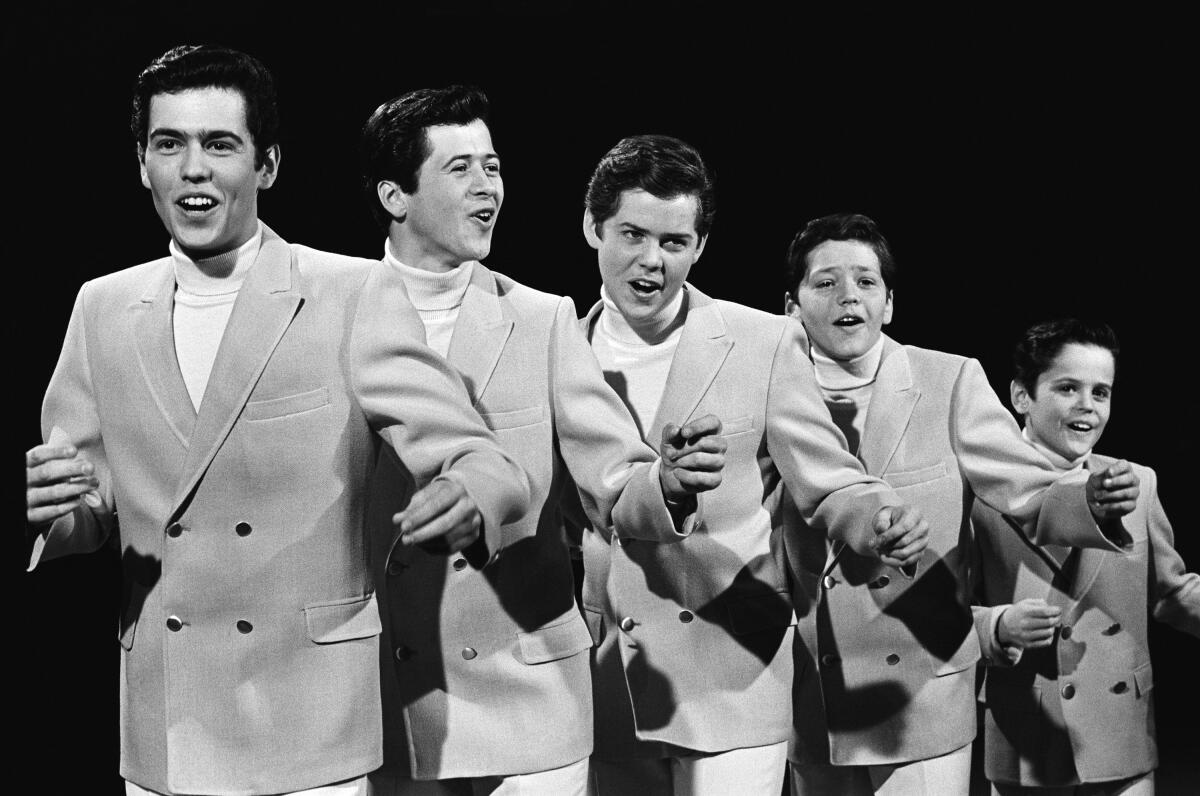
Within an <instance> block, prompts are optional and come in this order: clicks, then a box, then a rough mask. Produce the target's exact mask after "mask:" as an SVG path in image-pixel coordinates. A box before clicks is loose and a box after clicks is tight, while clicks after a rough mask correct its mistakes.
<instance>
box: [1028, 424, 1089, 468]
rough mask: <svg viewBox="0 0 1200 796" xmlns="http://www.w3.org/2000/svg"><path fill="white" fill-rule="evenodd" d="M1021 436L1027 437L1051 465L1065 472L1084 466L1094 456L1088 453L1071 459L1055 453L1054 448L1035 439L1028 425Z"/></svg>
mask: <svg viewBox="0 0 1200 796" xmlns="http://www.w3.org/2000/svg"><path fill="white" fill-rule="evenodd" d="M1021 436H1023V437H1025V441H1026V442H1028V443H1029V444H1030V445H1032V446H1033V447H1035V448H1037V449H1038V450H1039V451H1040V452H1041V454H1042V455H1043V456H1045V457H1046V458H1047V459H1049V460H1050V463H1051V464H1053V465H1054V466H1055V467H1056V468H1058V469H1059V470H1062V471H1064V472H1066V471H1068V470H1074V469H1075V468H1077V467H1080V466H1082V465H1083V463H1084V462H1086V461H1087V458H1088V456H1090V455H1091V454H1092V452H1091V451H1087V452H1086V453H1084V454H1083V455H1081V456H1079V457H1078V458H1075V459H1069V458H1067V457H1066V456H1063V455H1062V454H1061V453H1058V452H1057V451H1055V450H1054V449H1053V448H1050V447H1047V446H1046V445H1044V444H1043V443H1042V442H1041V440H1037V439H1034V438H1033V436H1032V435H1030V433H1029V426H1028V425H1026V426H1025V427H1024V428H1022V429H1021Z"/></svg>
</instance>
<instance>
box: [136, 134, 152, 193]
mask: <svg viewBox="0 0 1200 796" xmlns="http://www.w3.org/2000/svg"><path fill="white" fill-rule="evenodd" d="M137 159H138V173H139V174H141V177H142V185H143V186H145V187H146V188H149V187H150V175H149V174H147V173H146V147H144V146H142V145H141V144H138V148H137Z"/></svg>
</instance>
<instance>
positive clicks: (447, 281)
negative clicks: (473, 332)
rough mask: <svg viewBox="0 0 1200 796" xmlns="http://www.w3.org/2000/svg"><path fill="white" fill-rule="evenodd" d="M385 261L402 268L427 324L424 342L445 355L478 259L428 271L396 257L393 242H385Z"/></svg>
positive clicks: (414, 302)
mask: <svg viewBox="0 0 1200 796" xmlns="http://www.w3.org/2000/svg"><path fill="white" fill-rule="evenodd" d="M383 261H384V262H385V263H387V264H388V265H390V266H391V267H392V268H395V269H396V270H397V271H399V272H400V276H401V277H402V278H403V279H404V286H405V287H406V288H408V297H409V299H410V300H411V301H412V303H413V306H414V307H415V308H416V310H417V315H418V316H420V318H421V323H423V324H424V325H425V342H426V343H428V344H429V347H430V348H432V349H433V350H434V351H436V352H438V353H439V354H441V355H442V356H443V357H444V356H446V354H447V353H448V352H449V351H450V338H451V337H453V336H454V324H455V322H456V321H458V312H459V310H460V309H461V308H462V303H463V297H464V296H465V295H466V294H467V286H468V285H470V284H471V274H472V273H473V272H474V270H475V262H474V261H471V262H466V263H462V264H461V265H459V266H458V267H457V268H451V269H450V270H449V271H425V270H423V269H421V268H413V267H412V266H410V265H405V264H404V263H402V262H400V261H399V260H398V259H396V256H395V255H394V254H392V247H391V244H390V243H384V245H383Z"/></svg>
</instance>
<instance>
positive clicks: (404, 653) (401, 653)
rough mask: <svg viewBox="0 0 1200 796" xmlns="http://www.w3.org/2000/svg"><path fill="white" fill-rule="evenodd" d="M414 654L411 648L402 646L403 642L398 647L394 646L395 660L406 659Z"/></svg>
mask: <svg viewBox="0 0 1200 796" xmlns="http://www.w3.org/2000/svg"><path fill="white" fill-rule="evenodd" d="M414 654H415V653H413V651H412V650H411V649H409V648H408V647H406V646H404V645H403V644H401V645H400V646H399V647H396V660H398V661H406V660H408V659H409V658H411V657H412V656H413V655H414Z"/></svg>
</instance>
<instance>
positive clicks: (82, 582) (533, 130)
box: [0, 2, 1200, 793]
mask: <svg viewBox="0 0 1200 796" xmlns="http://www.w3.org/2000/svg"><path fill="white" fill-rule="evenodd" d="M322 8H323V10H321V11H305V10H302V9H301V8H300V6H299V5H298V4H297V5H287V6H283V5H280V6H275V5H268V4H246V3H241V4H235V3H228V4H222V5H217V4H212V3H191V4H175V5H157V6H154V5H148V4H141V3H114V4H109V7H107V8H106V9H105V10H103V11H101V10H96V9H92V8H78V9H77V8H74V7H72V6H69V5H59V4H48V3H47V4H34V3H30V4H27V5H26V7H25V9H24V10H22V11H21V12H19V13H16V14H13V13H12V12H10V15H9V19H8V21H7V22H6V27H5V29H4V31H3V57H4V71H3V74H4V101H5V104H6V113H5V117H6V118H5V121H4V122H3V124H2V125H0V127H2V129H3V131H4V132H3V136H4V138H3V140H4V143H5V148H4V151H5V153H6V154H7V158H6V162H5V165H6V169H5V172H4V178H5V179H4V182H5V190H4V195H5V207H6V213H5V219H6V225H5V227H6V229H5V234H4V262H5V264H6V265H7V269H6V276H7V281H8V283H9V285H10V287H13V288H14V291H13V293H11V294H9V299H8V302H7V304H8V313H7V316H6V320H5V331H6V333H7V337H8V339H9V341H10V346H9V350H10V351H11V352H15V353H16V354H17V356H18V364H17V367H16V378H15V379H13V380H12V381H11V382H9V388H8V396H9V398H8V406H9V412H10V413H11V417H12V419H13V420H14V421H15V424H14V434H13V438H10V443H9V445H7V446H6V447H7V448H8V449H9V456H8V457H7V460H8V461H9V468H8V469H7V471H6V473H5V478H4V482H5V493H4V495H5V501H4V507H5V510H6V514H7V517H8V518H9V519H10V522H9V523H8V524H9V526H10V528H11V531H10V537H11V539H10V544H9V546H8V549H9V551H10V555H9V556H8V561H9V564H8V569H7V571H8V573H9V575H8V580H9V582H10V583H13V584H14V586H15V589H14V591H15V595H14V597H13V599H11V600H10V602H9V605H10V608H11V610H12V612H13V618H14V622H13V624H12V625H10V628H11V629H13V630H14V635H13V636H11V637H10V639H9V642H8V644H7V649H8V650H9V663H10V669H9V670H10V672H15V674H12V675H10V676H9V684H10V688H11V689H12V691H13V693H14V695H15V708H16V709H15V710H14V711H11V712H10V713H9V716H10V721H11V723H10V731H11V732H14V733H15V737H16V739H17V740H16V742H15V748H13V749H11V750H10V751H11V752H12V753H13V755H14V756H13V757H12V758H11V760H12V763H11V764H10V766H9V769H10V771H13V772H16V773H17V774H18V776H20V775H22V774H28V775H33V776H36V777H45V778H46V780H45V781H46V782H48V783H49V784H51V785H52V786H53V787H52V790H53V791H54V792H62V793H68V792H70V793H75V792H78V793H102V792H110V791H111V792H114V793H118V792H121V791H120V788H119V779H118V777H117V774H116V766H117V755H118V737H117V729H116V728H117V698H116V693H117V689H116V686H117V682H116V681H117V650H118V647H117V645H116V643H115V640H116V631H117V627H116V626H117V622H116V619H117V606H118V602H119V573H118V568H117V564H116V560H115V558H113V557H111V556H109V555H108V554H104V553H101V554H96V555H92V556H86V557H75V558H72V559H66V560H62V561H56V562H54V563H52V564H50V565H47V566H45V567H43V568H41V569H39V570H38V571H37V572H35V573H32V574H22V570H23V569H24V561H25V559H24V555H25V551H24V548H23V544H22V538H21V532H20V528H21V524H22V511H23V502H22V498H21V495H20V488H19V484H20V480H21V474H20V458H21V456H20V453H21V452H22V451H24V450H25V449H27V448H29V447H31V446H32V445H34V444H36V443H37V442H38V441H39V438H38V422H37V418H38V408H39V405H40V399H41V395H42V392H43V390H44V387H45V385H46V383H47V381H48V379H49V377H50V373H51V371H52V369H53V366H54V362H55V359H56V357H57V354H58V350H59V346H60V344H61V341H62V335H63V332H64V331H65V328H66V322H67V318H68V316H69V314H70V308H71V303H72V301H73V299H74V295H75V292H76V291H77V289H78V287H79V285H80V283H82V282H83V281H84V280H86V279H89V278H92V277H95V276H98V275H100V274H104V273H107V272H110V271H114V270H117V269H119V268H123V267H126V266H129V265H132V264H134V263H137V262H142V261H145V260H148V259H151V258H154V257H158V256H161V255H163V254H165V253H166V246H167V241H168V238H167V235H166V233H165V232H164V230H163V228H162V225H161V223H160V222H159V220H158V218H157V216H156V215H155V214H154V212H153V208H152V205H151V203H150V197H149V195H148V193H147V192H146V191H145V189H144V188H142V186H141V184H140V182H139V181H138V176H137V169H136V161H135V149H134V142H133V140H132V138H131V135H130V133H129V131H128V124H129V122H128V119H129V104H130V96H131V89H132V85H133V81H134V78H135V77H136V75H137V73H138V72H139V71H140V70H141V69H142V68H143V67H144V66H145V65H146V64H147V63H148V62H149V61H150V60H151V59H152V58H154V57H155V56H157V55H159V54H160V53H162V52H163V51H164V50H166V49H167V48H169V47H171V46H174V45H175V44H180V43H188V42H213V43H222V44H227V45H229V46H233V47H236V48H239V49H244V50H246V51H248V52H250V53H253V54H254V55H256V56H257V57H259V58H260V59H261V60H263V61H264V62H265V63H266V64H267V65H268V67H270V68H271V69H272V71H273V72H274V73H275V76H276V79H277V81H278V85H279V90H280V96H281V104H282V110H283V125H284V135H283V153H284V156H283V162H282V166H281V171H280V179H279V180H278V182H277V183H276V185H275V187H274V188H273V189H272V190H271V191H269V192H268V193H266V194H264V195H263V198H262V200H261V202H260V212H261V215H262V217H263V219H264V220H265V221H266V222H267V223H268V224H270V225H271V226H272V227H273V228H274V229H275V230H276V231H277V232H278V233H280V234H281V235H282V236H283V237H284V238H285V239H287V240H290V241H293V242H301V243H305V244H308V245H310V246H313V247H316V248H320V249H327V250H332V251H338V252H343V253H347V254H355V255H361V256H367V257H378V256H379V255H380V253H381V250H382V248H381V247H382V242H383V236H382V234H381V233H379V232H378V230H377V229H376V228H375V227H374V225H373V223H372V222H371V220H370V217H369V215H368V212H367V210H366V205H365V203H364V200H363V199H362V198H361V196H360V194H359V188H358V180H357V176H356V175H357V156H356V146H357V137H358V131H359V130H360V128H361V125H362V122H363V121H364V120H365V119H366V117H367V116H368V115H369V113H370V112H371V111H372V110H373V109H374V108H375V107H376V106H377V105H378V104H379V103H380V102H382V101H384V100H386V99H388V98H390V97H392V96H395V95H397V94H400V93H403V92H404V91H407V90H409V89H412V88H416V87H420V86H426V85H445V84H447V83H452V82H468V83H474V84H476V85H479V86H480V87H482V88H483V89H484V90H485V91H487V93H488V94H489V96H490V97H491V100H492V104H493V115H492V124H491V128H492V132H493V138H494V141H495V143H496V146H497V148H498V150H499V152H500V154H501V156H502V159H503V168H504V176H505V189H506V200H505V204H504V210H503V213H502V214H501V223H500V225H499V228H498V232H497V234H496V237H495V242H494V246H493V249H492V255H491V256H490V257H489V258H488V264H489V265H490V266H491V267H493V268H496V269H498V270H501V271H503V272H506V273H508V274H510V275H511V276H513V277H515V278H517V279H518V280H521V281H523V282H525V283H527V284H530V285H532V286H534V287H538V288H542V289H545V290H548V291H551V292H555V293H560V294H564V293H565V294H568V295H571V296H572V297H573V298H574V299H575V301H576V305H577V307H578V308H579V309H580V311H581V312H582V311H583V310H584V309H586V308H587V307H588V306H590V305H591V303H592V302H593V301H594V300H595V299H596V297H597V291H598V287H599V276H598V273H597V270H596V261H595V254H594V252H592V251H591V250H590V249H589V248H588V247H587V245H586V243H585V242H584V240H583V236H582V234H581V233H580V221H581V214H582V195H583V190H584V186H585V184H586V181H587V178H588V176H589V174H590V172H591V169H592V167H593V166H594V165H595V162H596V161H597V160H598V158H599V157H600V156H601V155H602V154H603V153H604V152H605V151H606V150H607V149H608V148H609V147H610V146H611V145H612V144H614V143H615V142H616V141H617V140H618V139H619V138H621V137H622V136H625V135H629V134H633V133H642V132H662V133H669V134H672V135H676V136H679V137H681V138H684V139H685V140H688V141H690V142H691V143H693V144H695V145H697V146H698V147H699V148H700V149H701V151H702V152H703V153H704V154H705V156H706V158H707V159H708V160H709V162H710V165H711V166H712V168H713V170H714V171H715V173H716V176H717V189H718V200H717V207H718V210H717V217H716V224H715V227H714V229H713V233H712V236H711V238H710V240H709V243H708V247H707V249H706V251H705V253H704V257H703V258H702V259H701V261H700V262H699V263H698V264H697V266H696V267H695V268H694V269H693V271H692V275H691V279H692V281H693V282H694V283H696V284H697V285H698V286H700V287H701V288H702V289H703V290H705V291H706V292H708V293H709V294H711V295H716V296H719V297H722V298H727V299H731V300H735V301H740V302H743V303H745V304H749V305H752V306H755V307H759V308H761V309H765V310H770V311H779V310H780V309H781V303H782V301H781V298H782V285H781V279H780V267H781V262H782V257H783V252H784V250H785V249H786V246H787V243H788V241H789V240H790V239H791V236H792V235H793V234H794V233H795V231H796V230H797V229H798V228H799V227H800V226H801V225H802V224H803V223H804V221H806V220H808V219H810V218H812V217H815V216H817V215H822V214H825V213H829V212H836V211H844V210H854V211H859V212H864V213H867V214H868V215H871V216H872V217H874V218H875V220H876V221H878V222H879V224H880V225H881V227H882V229H883V230H884V232H885V234H887V235H888V237H889V239H890V240H891V242H892V244H893V248H894V250H895V252H896V254H897V257H898V259H899V262H900V268H901V278H900V281H899V282H898V284H897V286H896V291H895V307H896V311H895V321H894V323H893V324H892V325H891V326H890V327H889V329H888V332H889V334H891V335H892V336H893V337H895V338H897V339H898V340H900V341H902V342H905V343H911V344H915V345H921V346H926V347H931V348H938V349H942V350H946V351H952V352H956V353H960V354H967V355H971V356H975V357H978V358H979V359H980V360H981V361H982V362H983V364H984V367H985V368H986V370H987V372H988V374H989V376H990V377H991V379H992V383H993V385H994V386H995V387H996V389H997V391H998V392H999V393H1000V394H1001V395H1002V396H1006V395H1007V391H1008V390H1007V383H1008V378H1009V364H1008V351H1009V349H1010V347H1011V344H1012V341H1013V340H1014V339H1015V338H1016V336H1017V335H1018V334H1019V333H1020V332H1021V330H1022V329H1024V328H1025V327H1026V326H1027V325H1028V324H1029V323H1031V322H1034V321H1036V320H1041V319H1045V318H1049V317H1054V316H1058V315H1064V314H1077V315H1087V316H1092V317H1098V318H1101V319H1104V320H1107V321H1108V322H1109V323H1111V324H1112V325H1113V327H1114V328H1115V329H1116V331H1117V333H1118V335H1119V336H1120V337H1121V341H1122V345H1123V355H1122V359H1121V363H1120V367H1119V370H1118V378H1117V386H1116V391H1115V399H1114V412H1113V420H1112V421H1111V422H1110V424H1109V429H1108V431H1107V433H1106V434H1105V437H1104V439H1103V440H1102V442H1101V444H1100V446H1099V448H1098V449H1099V450H1100V451H1101V452H1103V453H1109V454H1111V455H1117V456H1122V457H1127V458H1129V459H1132V460H1135V461H1139V462H1142V463H1144V464H1147V465H1150V466H1153V467H1154V468H1155V469H1156V470H1157V471H1158V473H1159V476H1160V483H1159V492H1160V495H1161V496H1162V499H1163V501H1164V503H1165V505H1166V506H1167V510H1168V512H1169V513H1171V514H1172V516H1173V518H1174V522H1175V526H1176V532H1177V534H1178V537H1179V538H1178V539H1177V547H1178V549H1179V550H1180V551H1181V552H1182V553H1183V555H1184V558H1185V560H1187V561H1190V563H1191V565H1192V568H1196V567H1198V566H1200V541H1198V540H1197V538H1196V532H1195V529H1194V527H1193V525H1194V523H1192V522H1189V521H1188V518H1189V516H1190V506H1189V505H1188V504H1187V502H1186V501H1187V490H1188V487H1187V486H1186V484H1187V482H1186V475H1187V470H1186V466H1187V465H1186V460H1185V457H1184V453H1185V451H1186V450H1189V449H1191V447H1193V445H1194V443H1195V426H1194V424H1193V423H1192V417H1191V415H1192V414H1193V412H1195V408H1194V403H1195V402H1194V391H1195V388H1194V386H1193V385H1194V383H1195V377H1194V370H1195V366H1194V353H1193V347H1194V342H1195V334H1194V332H1193V328H1194V327H1193V322H1194V320H1195V318H1194V315H1193V313H1194V312H1195V311H1196V310H1195V307H1196V299H1197V278H1196V274H1195V270H1194V268H1195V261H1196V248H1197V247H1196V237H1197V235H1196V231H1197V229H1196V222H1195V217H1196V215H1195V213H1196V209H1197V202H1196V199H1195V184H1196V177H1197V159H1196V154H1195V145H1194V142H1195V141H1196V140H1200V136H1198V135H1197V132H1198V131H1197V129H1196V122H1195V121H1194V117H1195V113H1194V110H1195V105H1196V102H1195V95H1196V81H1195V79H1194V77H1193V76H1194V74H1195V73H1196V63H1195V58H1194V56H1193V55H1192V54H1191V47H1192V45H1191V42H1190V41H1188V40H1187V38H1186V31H1187V30H1188V29H1189V28H1188V26H1186V25H1184V23H1183V20H1182V19H1181V18H1174V17H1171V16H1154V15H1152V14H1150V13H1141V14H1138V15H1137V16H1129V15H1126V14H1116V13H1113V14H1109V15H1101V14H1099V12H1097V11H1096V10H1095V9H1094V8H1088V9H1087V10H1086V13H1085V12H1084V11H1083V10H1082V7H1081V9H1080V10H1078V11H1077V12H1072V11H1069V10H1064V11H1060V12H1057V14H1056V15H1055V16H1053V17H1049V16H1046V15H1045V12H1038V13H1037V14H1034V13H1033V12H1032V11H1030V12H1028V13H1026V14H1022V15H1018V14H1016V13H1015V12H1013V11H1010V10H1008V9H1003V8H999V7H998V8H996V9H994V10H991V11H988V10H980V11H975V12H971V13H970V14H964V13H962V12H955V13H953V14H946V13H943V14H939V15H933V14H925V13H923V12H911V13H906V14H904V15H898V14H890V15H889V16H887V17H880V16H869V15H867V13H866V12H847V13H846V14H844V15H841V14H839V15H834V14H831V13H828V12H822V13H819V14H818V13H815V12H812V11H803V12H800V11H798V12H796V13H794V14H790V15H787V16H783V15H779V14H772V15H765V14H756V13H753V12H752V11H751V10H750V8H751V7H750V6H749V5H748V4H727V5H722V6H718V7H715V8H703V7H698V6H697V5H696V4H693V3H676V4H666V5H664V6H658V7H654V8H653V10H648V8H649V7H647V6H643V5H642V4H603V5H594V6H593V5H584V4H571V3H559V4H545V5H544V6H543V5H541V4H531V3H507V4H501V3H494V4H493V3H479V2H476V3H458V4H450V5H449V6H447V5H445V4H442V5H441V6H440V7H439V10H431V9H429V8H426V7H423V6H418V5H414V4H404V3H392V4H387V5H378V6H365V5H361V4H357V3H350V2H343V3H329V4H326V5H324V6H322ZM447 8H448V9H449V10H446V9H447ZM1151 646H1152V654H1153V657H1154V665H1155V673H1156V678H1157V685H1156V689H1155V693H1156V699H1157V707H1158V712H1159V732H1160V747H1161V753H1162V763H1161V767H1160V770H1159V790H1160V792H1162V793H1180V792H1185V791H1187V790H1190V789H1192V788H1195V787H1196V783H1197V782H1200V763H1198V762H1197V759H1196V757H1197V756H1196V749H1197V744H1196V737H1197V736H1196V733H1195V732H1194V731H1193V730H1192V729H1191V721H1190V720H1191V719H1192V717H1193V714H1195V712H1196V708H1197V707H1200V686H1198V685H1197V683H1196V680H1195V678H1194V677H1190V676H1189V674H1190V673H1191V672H1194V671H1195V669H1196V663H1197V661H1198V660H1200V642H1197V640H1196V639H1193V638H1191V637H1187V636H1184V635H1183V634H1181V633H1178V632H1176V631H1174V630H1172V629H1170V628H1165V627H1161V626H1155V627H1153V628H1152V632H1151Z"/></svg>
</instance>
